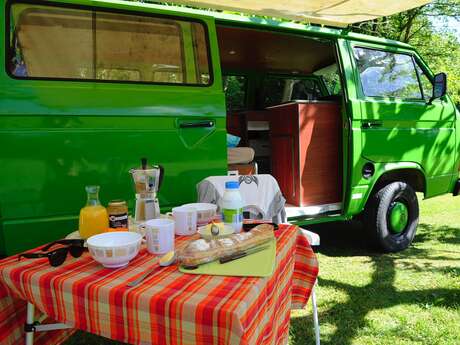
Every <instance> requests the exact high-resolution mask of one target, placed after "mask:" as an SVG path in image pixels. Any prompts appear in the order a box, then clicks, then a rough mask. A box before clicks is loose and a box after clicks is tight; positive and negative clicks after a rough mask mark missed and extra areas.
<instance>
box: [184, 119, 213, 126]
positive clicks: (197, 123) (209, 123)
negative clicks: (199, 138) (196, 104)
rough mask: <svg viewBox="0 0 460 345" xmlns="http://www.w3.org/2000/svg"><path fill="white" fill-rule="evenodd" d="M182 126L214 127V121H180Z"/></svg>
mask: <svg viewBox="0 0 460 345" xmlns="http://www.w3.org/2000/svg"><path fill="white" fill-rule="evenodd" d="M179 127H180V128H211V127H214V121H211V120H206V121H189V122H181V123H179Z"/></svg>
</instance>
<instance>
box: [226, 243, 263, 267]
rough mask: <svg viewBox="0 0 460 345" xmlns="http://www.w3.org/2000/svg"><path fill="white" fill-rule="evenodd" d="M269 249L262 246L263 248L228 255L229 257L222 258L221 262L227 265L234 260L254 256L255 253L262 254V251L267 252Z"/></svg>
mask: <svg viewBox="0 0 460 345" xmlns="http://www.w3.org/2000/svg"><path fill="white" fill-rule="evenodd" d="M267 248H268V246H267V245H265V246H261V247H254V248H250V249H247V250H245V251H242V252H236V253H233V254H231V255H227V256H224V257H222V258H220V259H219V262H220V263H221V264H225V263H227V262H230V261H233V260H236V259H239V258H243V257H245V256H248V255H251V254H254V253H258V252H261V251H262V250H265V249H267Z"/></svg>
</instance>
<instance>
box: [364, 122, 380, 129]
mask: <svg viewBox="0 0 460 345" xmlns="http://www.w3.org/2000/svg"><path fill="white" fill-rule="evenodd" d="M382 126H383V123H382V122H376V121H368V122H364V123H363V124H362V125H361V128H364V129H369V128H378V127H382Z"/></svg>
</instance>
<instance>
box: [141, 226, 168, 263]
mask: <svg viewBox="0 0 460 345" xmlns="http://www.w3.org/2000/svg"><path fill="white" fill-rule="evenodd" d="M141 227H142V228H143V229H144V231H145V239H146V242H147V250H148V252H149V253H150V254H154V255H160V254H166V253H167V252H170V251H173V250H174V221H173V220H171V219H165V218H158V219H150V220H148V221H146V222H144V223H142V224H141Z"/></svg>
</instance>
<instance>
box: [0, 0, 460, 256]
mask: <svg viewBox="0 0 460 345" xmlns="http://www.w3.org/2000/svg"><path fill="white" fill-rule="evenodd" d="M1 3H2V7H1V11H2V18H3V22H2V23H1V29H0V30H1V31H2V32H1V34H0V45H1V46H2V47H3V48H2V49H1V53H0V54H1V55H0V60H1V61H3V67H2V68H1V71H0V132H1V133H0V147H1V153H0V254H2V255H9V254H14V253H17V252H19V251H22V250H25V249H28V248H31V247H34V246H37V245H39V244H41V243H44V242H48V241H51V240H54V239H56V238H60V237H63V236H65V235H66V234H68V233H69V232H71V231H74V230H75V229H76V228H77V223H78V222H77V219H78V212H79V210H80V208H81V207H82V206H83V205H84V202H85V196H86V194H85V188H84V187H85V185H90V184H97V185H100V186H101V195H100V196H101V199H102V201H103V203H104V204H107V202H108V201H109V200H112V199H124V200H128V201H129V205H130V207H131V208H132V207H133V203H134V200H133V199H134V193H133V190H132V185H131V177H130V175H129V173H128V171H129V169H130V168H132V167H135V166H137V165H138V162H139V159H140V158H141V157H148V159H149V161H150V162H152V163H156V164H161V165H162V166H163V167H164V171H165V176H164V182H163V186H162V189H161V191H160V205H161V208H162V209H163V210H168V209H170V208H171V207H173V206H174V205H178V204H183V203H187V202H193V201H195V200H196V197H197V195H196V184H197V183H198V182H199V181H201V180H202V179H204V178H205V177H207V176H211V175H226V174H227V173H228V172H229V171H234V170H238V171H240V172H246V173H258V174H271V175H273V176H274V177H275V178H276V180H277V181H278V184H279V186H280V188H281V190H282V192H283V195H284V196H285V198H286V200H287V214H288V217H289V220H290V221H292V222H297V223H299V224H303V225H307V224H313V223H319V222H326V221H340V220H349V219H351V218H353V217H356V216H361V218H362V219H363V220H364V222H365V223H366V224H367V226H366V229H367V232H368V234H369V235H370V237H371V238H372V240H373V241H375V243H376V244H377V245H379V246H380V248H381V249H382V250H384V251H398V250H402V249H404V248H406V247H407V246H408V245H410V243H411V241H412V239H413V237H414V235H415V231H416V228H417V223H418V216H419V208H418V202H417V197H416V192H420V193H423V195H424V197H425V198H430V197H433V196H436V195H440V194H445V193H453V195H457V194H458V192H459V182H458V181H459V180H458V178H459V154H458V153H459V143H460V139H459V134H460V132H459V128H460V123H459V120H460V118H459V114H458V112H457V110H456V108H455V106H454V103H453V102H452V101H451V99H450V98H449V96H448V95H446V75H445V74H443V73H440V74H436V75H434V74H433V73H432V72H431V70H430V68H429V67H428V66H427V64H426V63H425V62H424V60H423V58H422V57H421V56H419V54H418V53H417V51H415V50H414V48H412V47H411V46H409V45H407V44H403V43H400V42H395V41H390V40H385V39H381V38H376V37H371V36H365V35H360V34H356V33H353V32H349V31H347V30H345V29H334V28H327V27H324V26H315V25H302V24H298V23H294V22H287V21H282V20H280V21H276V20H272V19H267V18H263V17H257V16H240V15H234V14H228V13H223V12H212V11H202V10H197V9H192V8H187V7H177V6H176V7H175V6H168V5H158V4H146V3H142V2H129V1H115V0H98V1H90V0H59V1H58V0H56V1H39V0H33V1H31V0H11V1H5V0H1ZM228 134H231V135H235V136H238V137H239V138H240V143H239V146H240V147H247V148H252V151H253V153H254V158H253V159H252V160H251V161H249V162H247V161H246V162H229V160H228V152H229V150H230V149H228V148H227V135H228ZM229 163H231V164H230V165H229Z"/></svg>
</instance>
